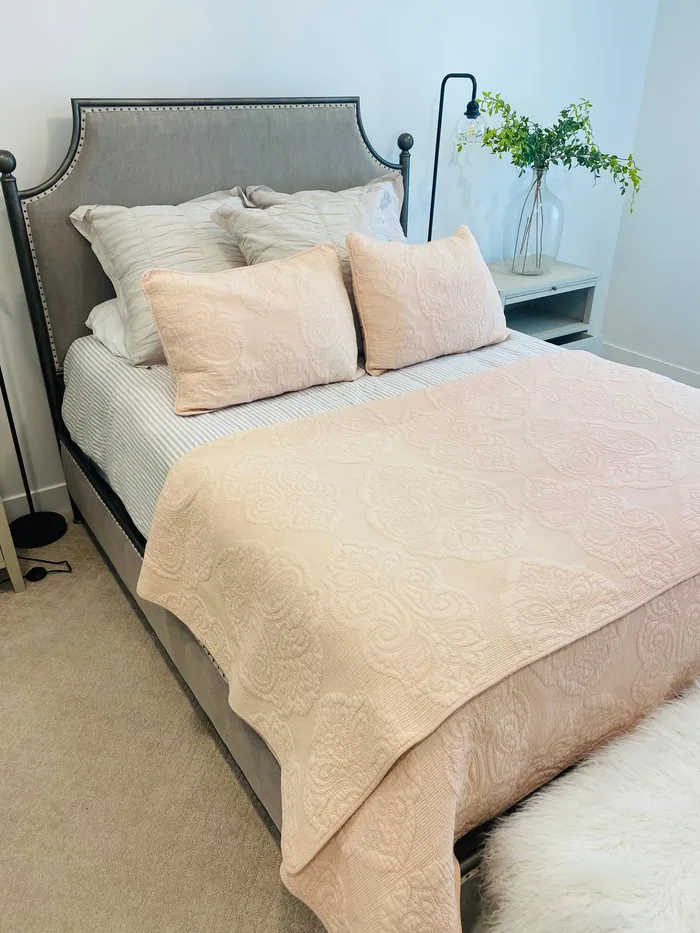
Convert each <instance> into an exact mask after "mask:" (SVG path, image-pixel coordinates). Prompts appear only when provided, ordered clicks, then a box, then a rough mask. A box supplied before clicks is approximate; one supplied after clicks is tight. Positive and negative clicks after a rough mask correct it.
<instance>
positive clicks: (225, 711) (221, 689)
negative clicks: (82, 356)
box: [61, 445, 282, 829]
mask: <svg viewBox="0 0 700 933" xmlns="http://www.w3.org/2000/svg"><path fill="white" fill-rule="evenodd" d="M61 460H62V462H63V470H64V472H65V476H66V483H67V484H68V492H69V493H70V496H71V499H72V500H73V502H74V503H75V504H76V506H77V507H78V509H79V510H80V513H81V515H82V516H83V518H84V519H85V522H86V523H87V525H88V527H89V528H90V530H91V531H92V533H93V534H94V536H95V537H96V538H97V541H98V542H99V544H100V547H101V548H102V550H103V551H104V552H105V554H106V555H107V557H108V558H109V560H110V562H111V563H112V565H113V567H114V569H115V570H116V572H117V574H118V576H119V577H120V578H121V581H122V583H123V584H124V585H125V586H126V588H127V589H128V591H129V592H130V593H131V595H132V596H133V598H134V599H135V600H136V602H137V603H138V606H139V608H140V609H141V611H142V612H143V614H144V616H145V617H146V619H147V621H148V623H149V624H150V626H151V628H152V629H153V630H154V632H155V633H156V635H157V636H158V639H159V641H160V642H161V644H162V645H163V647H164V648H165V650H166V651H167V652H168V654H169V655H170V658H171V660H172V662H173V664H174V665H175V667H176V668H177V669H178V671H179V672H180V674H181V675H182V677H183V679H184V680H185V683H186V684H187V686H188V687H189V688H190V690H191V691H192V693H193V694H194V696H195V698H196V700H197V702H198V703H199V705H200V706H201V707H202V709H203V710H204V712H205V713H206V714H207V716H208V717H209V719H210V720H211V722H212V724H213V725H214V728H215V729H216V731H217V732H218V733H219V735H220V736H221V738H222V739H223V741H224V743H225V745H226V747H227V748H228V750H229V751H230V752H231V754H232V755H233V758H234V760H235V762H236V764H237V765H238V766H239V768H240V769H241V771H242V772H243V774H244V775H245V777H246V779H247V781H248V783H249V784H250V786H251V787H252V789H253V791H254V792H255V795H256V796H257V797H258V799H259V800H260V802H261V803H262V805H263V806H264V807H265V809H266V810H267V812H268V814H269V816H270V818H271V819H272V821H273V822H274V824H275V825H276V826H277V828H278V829H280V828H281V826H282V801H281V796H280V767H279V765H278V764H277V760H276V758H275V757H274V755H273V754H272V752H271V751H270V750H269V748H268V747H267V745H266V744H265V742H263V740H262V739H261V738H260V736H259V735H258V734H257V732H255V731H254V730H253V729H251V728H250V726H248V725H247V724H246V723H245V722H243V720H242V719H240V718H239V717H238V716H236V714H235V713H234V712H233V710H232V709H231V707H230V706H229V704H228V685H227V683H226V680H225V678H224V676H223V674H221V673H220V671H219V669H218V668H217V667H216V665H215V663H214V661H213V660H212V658H211V657H210V655H209V654H208V653H207V652H206V651H205V649H204V648H203V647H202V645H201V644H200V643H199V642H198V641H197V639H196V638H195V637H194V635H193V634H192V633H191V632H190V630H189V629H188V628H187V627H186V626H185V625H184V624H183V623H182V622H180V620H179V619H178V618H176V617H175V616H174V615H173V614H172V613H171V612H168V611H167V610H166V609H162V608H161V607H160V606H156V605H155V603H149V602H147V601H146V600H144V599H141V598H140V597H139V596H137V595H136V584H137V582H138V578H139V573H140V571H141V564H142V557H141V555H140V554H139V553H138V551H137V550H136V548H135V547H134V545H133V544H132V543H131V541H130V540H129V538H128V537H127V536H126V535H125V534H124V532H123V530H122V528H121V526H120V525H119V524H118V523H117V522H116V521H115V519H114V516H113V515H112V513H111V512H110V510H109V509H108V508H107V506H106V505H105V504H104V503H103V502H102V500H101V499H100V497H99V496H98V494H97V492H96V491H95V488H94V486H93V485H92V484H91V483H90V481H89V479H88V478H87V477H86V476H85V474H84V473H83V471H82V470H81V468H80V466H79V465H78V464H77V463H76V461H75V460H74V459H73V457H72V456H71V454H70V452H69V451H68V450H67V449H66V448H65V447H64V446H63V445H61Z"/></svg>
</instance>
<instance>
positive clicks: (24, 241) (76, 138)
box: [0, 97, 413, 555]
mask: <svg viewBox="0 0 700 933" xmlns="http://www.w3.org/2000/svg"><path fill="white" fill-rule="evenodd" d="M313 104H352V105H353V106H354V108H355V113H356V115H357V125H358V129H359V131H360V135H361V137H362V141H363V142H364V144H365V146H366V147H367V149H368V150H369V152H370V153H371V155H372V156H373V157H374V158H375V159H376V160H377V161H378V162H379V163H380V164H381V165H384V166H386V168H388V169H393V170H394V171H399V172H401V175H402V176H403V184H404V200H403V204H402V207H401V218H400V219H401V226H402V228H403V231H404V233H407V232H408V203H409V200H408V194H409V182H410V169H411V152H410V150H411V148H412V146H413V137H412V136H411V134H410V133H401V135H400V136H399V137H398V140H397V144H398V147H399V150H400V152H401V155H400V156H399V161H398V163H395V162H389V161H387V160H386V159H384V158H383V157H382V156H380V155H379V153H378V152H377V151H376V150H375V149H374V147H373V146H372V144H371V143H370V141H369V139H368V137H367V134H366V132H365V128H364V125H363V123H362V117H361V114H360V98H359V97H255V98H245V97H239V98H201V99H190V98H157V99H128V100H120V99H107V100H101V99H97V100H90V99H84V98H73V99H72V100H71V108H72V114H73V132H72V136H71V140H70V143H69V146H68V152H67V153H66V156H65V158H64V159H63V162H62V163H61V165H60V166H59V168H58V169H57V170H56V172H54V174H53V175H52V176H51V177H50V178H49V179H48V180H47V181H45V182H43V183H42V184H40V185H36V186H34V187H33V188H27V189H25V190H23V191H20V190H19V188H18V186H17V180H16V178H15V176H14V175H13V172H14V170H15V168H16V165H17V160H16V159H15V157H14V155H13V154H12V153H11V152H9V151H7V150H5V149H3V150H0V185H2V193H3V197H4V200H5V206H6V208H7V216H8V219H9V222H10V231H11V233H12V240H13V243H14V247H15V253H16V255H17V262H18V265H19V270H20V275H21V277H22V285H23V287H24V294H25V297H26V300H27V306H28V309H29V317H30V320H31V325H32V331H33V333H34V341H35V343H36V348H37V352H38V354H39V363H40V366H41V372H42V376H43V379H44V385H45V387H46V395H47V398H48V403H49V409H50V412H51V419H52V421H53V425H54V430H55V432H56V437H57V439H58V441H59V443H60V444H61V445H62V446H63V447H65V448H66V450H67V451H68V452H69V453H70V454H71V456H72V457H73V459H74V460H75V461H76V462H77V464H78V465H79V466H80V468H81V470H82V471H83V472H84V473H85V475H86V476H87V478H88V479H89V480H90V483H91V484H92V485H93V487H94V488H95V490H96V492H97V493H98V494H99V496H100V498H101V499H102V501H103V502H104V503H105V505H106V506H107V507H108V509H109V511H110V512H111V513H112V515H113V517H114V519H115V521H116V522H117V523H118V524H119V526H120V527H121V528H122V530H123V531H124V533H125V534H126V535H127V537H128V538H129V540H130V541H131V543H132V544H133V545H134V547H135V548H136V549H137V551H138V552H139V553H140V554H141V555H143V553H144V550H145V547H146V539H145V538H144V536H143V535H142V534H141V532H140V531H139V530H138V528H137V527H136V525H135V524H134V522H133V521H132V519H131V516H130V515H129V513H128V512H127V510H126V508H125V506H124V504H123V502H122V501H121V499H120V498H119V496H117V494H116V493H115V492H114V490H113V489H112V488H111V486H110V485H109V483H107V482H106V481H105V479H104V478H103V476H102V475H101V474H100V472H99V471H98V470H97V469H96V468H95V465H94V464H93V462H92V461H91V460H90V458H89V457H87V456H86V455H85V453H84V452H83V451H82V450H81V449H80V448H79V447H78V445H77V444H75V443H74V441H73V440H72V438H71V437H70V434H69V433H68V430H67V428H66V426H65V424H64V423H63V417H62V414H61V402H62V399H63V390H64V386H63V377H62V372H61V369H60V367H59V366H57V364H56V361H55V359H54V354H53V349H52V346H51V339H50V336H49V329H48V322H47V318H46V315H45V312H44V305H43V302H42V298H41V291H40V287H39V280H38V278H37V269H36V266H35V262H34V256H33V254H32V248H31V244H30V238H29V231H28V230H27V225H26V222H25V219H24V212H23V209H22V202H23V201H25V200H27V199H29V198H33V197H35V196H36V195H40V194H43V193H44V192H45V191H47V190H48V189H49V188H51V187H53V185H55V184H56V183H57V182H58V181H59V180H60V179H61V178H62V177H63V176H64V175H65V173H66V171H67V170H68V168H69V167H70V165H71V164H72V162H73V159H74V158H75V156H76V153H77V151H78V146H79V143H80V128H81V112H82V110H83V109H84V108H96V107H99V108H101V109H110V108H115V109H116V108H123V107H128V108H130V107H149V108H152V107H155V108H157V107H220V106H224V107H226V106H246V105H250V106H252V105H272V106H274V105H281V106H284V105H313ZM74 511H75V506H74Z"/></svg>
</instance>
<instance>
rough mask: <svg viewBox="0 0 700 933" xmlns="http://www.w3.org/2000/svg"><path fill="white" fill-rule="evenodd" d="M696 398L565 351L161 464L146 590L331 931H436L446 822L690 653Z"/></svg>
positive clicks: (458, 828)
mask: <svg viewBox="0 0 700 933" xmlns="http://www.w3.org/2000/svg"><path fill="white" fill-rule="evenodd" d="M699 400H700V394H699V393H697V391H695V390H693V389H689V388H687V387H684V386H680V385H678V384H676V383H673V382H671V381H669V380H666V379H664V378H662V377H658V376H655V375H652V374H650V373H647V372H644V371H641V370H632V369H628V368H626V367H622V366H619V365H617V364H613V363H609V362H606V361H603V360H600V359H598V358H597V357H594V356H590V355H589V354H586V353H579V352H574V353H562V354H557V355H554V356H546V357H539V358H535V359H533V360H527V361H524V362H521V363H517V364H514V365H511V366H507V367H503V368H500V369H497V370H492V371H489V372H486V373H482V374H478V375H471V376H467V377H465V378H462V379H460V380H456V381H453V382H448V383H446V384H443V385H440V386H436V387H432V388H430V389H428V390H425V391H420V392H415V393H411V394H409V395H405V396H401V397H398V398H390V399H384V400H381V401H378V402H373V403H371V404H368V405H362V406H356V407H354V408H350V409H345V410H342V411H339V412H334V413H331V414H327V415H320V416H315V417H312V418H307V419H304V420H300V421H295V422H291V423H288V424H282V425H275V426H272V427H268V428H263V429H260V430H256V431H251V432H248V433H244V434H238V435H235V436H233V437H230V438H225V439H222V440H219V441H216V442H214V443H213V444H209V445H207V446H205V447H202V448H199V449H197V450H194V451H192V452H191V453H190V454H188V455H187V456H186V457H184V458H183V459H182V460H181V461H180V462H179V463H178V464H177V465H176V466H175V467H174V468H173V470H172V471H171V473H170V476H169V478H168V481H167V484H166V486H165V489H164V490H163V493H162V496H161V499H160V502H159V505H158V509H157V512H156V516H155V520H154V523H153V528H152V533H151V537H150V539H149V542H148V547H147V549H146V556H145V560H144V566H143V571H142V574H141V578H140V581H139V593H140V595H141V596H142V597H144V598H146V599H149V600H151V601H153V602H156V603H159V604H160V605H162V606H164V607H166V608H167V609H169V610H170V611H172V612H173V613H174V614H175V615H177V616H178V617H179V618H180V619H181V620H182V621H183V622H185V623H186V624H187V625H188V626H190V628H191V629H192V631H193V632H194V633H195V635H196V636H197V637H198V638H199V639H200V640H201V641H202V642H203V643H204V644H205V645H206V646H207V648H208V649H209V650H210V651H211V653H212V655H213V656H214V657H215V658H216V660H217V662H218V663H219V665H220V666H221V668H222V669H223V671H224V672H225V674H226V676H227V679H228V682H229V685H230V694H229V699H230V703H231V707H232V708H233V709H234V710H235V712H236V713H237V714H238V715H240V716H241V717H242V718H244V719H245V720H246V721H248V722H249V723H250V724H251V725H252V726H253V727H254V728H255V729H257V731H258V732H259V733H260V734H261V735H262V736H263V738H264V739H265V740H266V742H267V743H268V745H269V746H270V748H271V749H272V751H273V752H274V754H275V755H276V757H277V759H278V760H279V762H280V765H281V768H282V800H283V814H284V826H283V837H282V852H283V869H282V876H283V878H284V880H285V883H286V884H287V885H288V886H289V887H290V888H291V889H292V890H293V891H294V892H295V893H297V894H298V895H299V896H300V897H302V898H303V899H304V900H306V901H307V903H308V904H309V905H310V906H311V907H312V908H313V909H314V910H315V911H316V912H317V913H318V915H319V916H320V917H321V919H322V920H323V922H324V923H325V924H326V926H327V928H328V929H329V930H330V931H331V933H333V931H336V930H338V931H344V933H365V931H368V933H370V931H371V933H374V931H379V930H390V931H394V930H395V931H397V933H421V931H427V930H431V931H434V933H455V931H457V930H459V915H458V907H457V905H458V899H457V896H456V886H455V869H454V866H453V862H452V856H451V850H452V843H453V839H454V837H455V836H456V835H459V834H461V833H463V832H464V831H466V830H467V829H469V828H471V827H472V826H474V825H477V824H478V823H479V822H480V821H482V820H484V819H487V818H489V817H490V816H493V815H494V814H495V813H497V812H500V810H502V809H504V808H505V807H507V806H508V805H510V804H511V803H513V802H515V801H516V800H517V799H518V797H519V796H522V795H524V794H525V793H527V792H528V791H529V790H531V789H533V788H534V787H536V786H538V785H539V784H541V783H543V782H544V781H545V780H547V779H548V777H550V776H552V775H553V774H554V773H556V772H557V770H560V769H561V768H563V767H565V766H566V765H568V764H569V763H571V762H572V761H574V760H575V759H576V758H577V757H579V756H580V755H581V754H583V753H585V752H586V751H587V750H588V749H589V748H591V747H593V746H594V745H595V744H596V743H597V742H600V741H601V740H602V739H604V738H606V737H607V736H609V735H611V734H612V733H614V732H615V731H619V730H620V729H622V728H626V727H627V726H629V725H630V724H631V722H633V721H634V719H635V718H637V717H638V716H639V715H642V714H643V713H644V712H645V711H646V710H647V709H649V708H652V707H653V706H654V705H656V704H658V703H660V702H662V701H663V699H664V698H665V696H666V695H667V694H668V693H669V691H671V690H673V689H676V688H677V687H678V686H679V685H680V684H682V683H684V682H686V681H687V680H688V679H689V678H690V677H692V676H694V675H696V674H697V673H698V672H699V671H700V578H698V577H697V576H696V575H697V574H698V573H700V401H699ZM668 644H670V645H671V647H670V648H669V647H668ZM548 691H549V693H550V694H551V696H549V700H548V699H547V692H548ZM556 691H559V694H561V696H560V697H559V701H560V702H558V703H557V701H556V699H555V702H554V704H553V706H554V707H557V708H558V710H559V714H560V718H559V720H558V721H556V722H555V721H549V720H547V717H546V716H544V715H542V716H541V717H539V718H538V716H537V715H535V714H534V711H533V707H534V706H535V704H536V699H537V697H539V699H540V700H541V701H542V702H543V703H545V704H546V703H547V702H550V704H551V698H552V696H553V695H554V693H555V692H556ZM526 737H527V738H526ZM494 743H495V744H494ZM485 749H487V750H488V751H487V752H484V750H485ZM484 754H485V757H483V760H482V758H480V755H482V756H483V755H484Z"/></svg>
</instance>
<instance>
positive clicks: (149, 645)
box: [0, 526, 322, 933]
mask: <svg viewBox="0 0 700 933" xmlns="http://www.w3.org/2000/svg"><path fill="white" fill-rule="evenodd" d="M35 553H38V552H35ZM38 556H47V557H49V558H53V559H61V558H67V559H68V560H70V562H71V563H72V565H73V567H74V573H73V574H72V575H66V576H49V577H47V578H46V579H45V580H43V581H41V582H39V583H33V584H28V589H27V592H26V593H24V594H19V595H15V594H14V593H13V592H12V591H11V589H10V588H9V584H3V585H1V586H0V931H2V933H25V931H32V933H34V931H37V933H58V931H60V933H88V931H89V933H99V931H108V933H117V931H118V933H122V931H123V933H180V931H182V933H199V931H202V933H219V931H226V933H249V931H250V933H277V931H279V933H282V931H284V933H311V931H313V933H322V927H321V925H320V924H319V923H318V921H316V920H315V919H314V918H313V916H312V915H311V913H310V912H309V911H308V910H307V909H306V908H305V907H304V905H303V904H301V903H300V902H298V901H296V900H295V899H294V898H293V897H292V896H291V895H290V894H288V893H287V891H286V890H285V889H284V887H283V885H282V883H281V881H280V879H279V863H280V854H279V849H278V847H277V843H276V841H275V839H274V837H273V835H272V833H271V830H270V829H269V823H268V822H267V821H266V819H265V818H264V816H263V815H262V814H261V812H260V810H259V805H257V804H256V803H254V802H253V801H252V799H251V796H250V792H249V791H248V790H247V789H244V788H243V786H242V785H241V783H240V780H239V773H238V771H237V769H236V766H235V765H234V764H233V762H232V760H231V758H230V756H229V755H228V753H227V752H226V750H225V749H224V747H223V745H222V744H221V742H220V741H219V740H218V738H217V737H216V734H215V733H214V731H213V729H212V727H211V726H210V725H209V722H208V720H206V718H205V717H204V714H203V713H202V712H201V711H200V710H199V708H198V707H197V706H196V704H195V702H194V700H193V699H192V698H191V695H190V694H189V693H188V692H187V688H186V687H185V686H184V684H183V683H182V681H181V680H180V679H179V678H178V677H177V676H176V675H175V673H174V671H173V669H172V667H171V666H170V665H169V662H168V661H166V659H165V656H164V654H163V652H162V649H160V647H159V646H158V643H157V641H156V640H155V637H154V636H153V635H152V634H151V633H150V630H149V629H148V628H147V626H146V624H145V623H144V622H142V620H141V617H140V616H139V615H138V614H137V611H136V610H135V608H134V606H133V604H132V603H131V601H130V600H129V598H128V597H127V596H126V595H125V593H124V592H123V590H122V589H121V587H120V585H119V584H118V583H117V581H116V579H115V578H114V577H113V575H112V573H111V571H110V569H109V568H108V566H107V565H106V564H105V562H104V560H103V558H102V557H101V555H100V554H99V552H98V551H97V549H96V548H95V546H94V544H93V543H92V541H91V539H90V537H89V536H88V534H87V532H86V531H85V529H84V528H82V527H80V526H71V527H70V529H69V533H68V535H67V537H65V538H64V539H63V540H62V541H60V542H58V543H56V544H55V545H52V546H51V547H50V548H45V549H44V550H43V551H42V552H41V554H40V555H38ZM23 566H24V568H25V569H26V568H27V566H28V565H27V564H24V565H23ZM256 807H257V808H256Z"/></svg>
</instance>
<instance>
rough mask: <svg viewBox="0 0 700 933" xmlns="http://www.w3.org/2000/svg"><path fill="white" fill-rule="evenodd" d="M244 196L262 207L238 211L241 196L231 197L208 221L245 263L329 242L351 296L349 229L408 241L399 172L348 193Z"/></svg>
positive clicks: (252, 191) (259, 191) (262, 191)
mask: <svg viewBox="0 0 700 933" xmlns="http://www.w3.org/2000/svg"><path fill="white" fill-rule="evenodd" d="M246 197H247V198H248V201H249V202H250V203H252V204H253V205H254V206H255V207H259V208H263V210H258V211H255V210H241V207H240V199H239V198H231V199H229V200H228V201H224V202H223V204H220V205H219V206H218V207H217V209H216V210H215V211H214V213H213V214H212V220H214V221H216V223H217V224H220V226H222V227H223V228H224V229H225V230H227V231H228V232H229V233H230V234H231V236H232V237H233V239H234V240H235V241H236V243H237V244H238V246H239V247H240V249H241V252H242V253H243V255H244V257H245V259H246V262H247V263H248V264H249V265H254V264H256V263H259V262H269V261H271V260H276V259H287V258H288V257H289V256H294V255H295V254H296V253H301V252H303V251H304V250H307V249H312V248H313V247H314V246H321V245H322V244H324V243H333V245H334V246H337V247H338V251H339V253H340V259H341V263H342V266H343V278H344V280H345V284H346V287H347V289H348V292H349V293H350V296H351V297H352V276H351V273H350V265H349V262H348V253H347V248H346V246H345V239H346V237H347V235H348V233H364V234H365V235H366V236H370V237H372V238H373V239H375V240H380V241H382V242H404V241H405V239H406V237H405V236H404V232H403V229H402V228H401V222H400V214H401V204H402V201H403V179H402V177H401V175H399V174H398V173H393V174H390V175H384V176H382V177H381V178H377V179H375V180H374V181H371V182H370V183H369V184H367V185H361V186H360V187H358V188H349V189H348V190H346V191H298V192H297V193H296V194H284V193H281V192H279V191H273V190H272V189H270V188H265V187H262V186H259V187H251V188H248V189H246Z"/></svg>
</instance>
